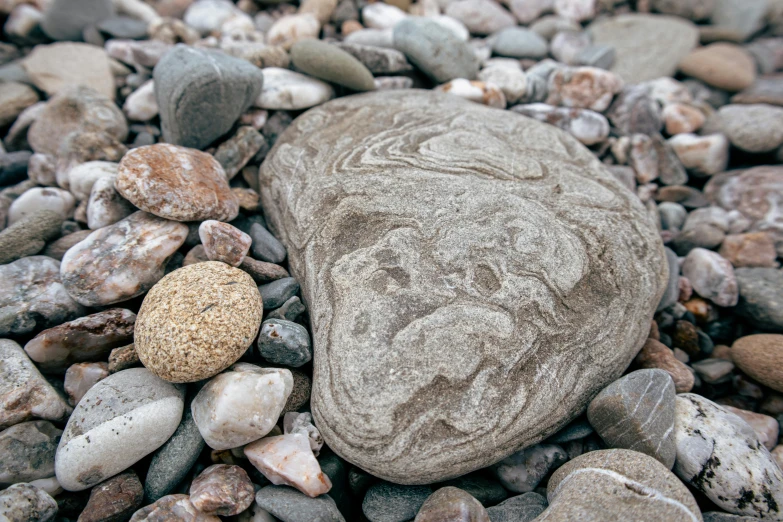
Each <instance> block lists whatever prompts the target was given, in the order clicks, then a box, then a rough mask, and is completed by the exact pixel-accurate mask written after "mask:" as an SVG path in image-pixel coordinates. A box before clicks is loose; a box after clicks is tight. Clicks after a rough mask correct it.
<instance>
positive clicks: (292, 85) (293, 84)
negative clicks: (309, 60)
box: [254, 67, 334, 110]
mask: <svg viewBox="0 0 783 522" xmlns="http://www.w3.org/2000/svg"><path fill="white" fill-rule="evenodd" d="M332 98H334V89H333V88H332V86H331V85H329V84H328V83H326V82H324V81H322V80H318V79H316V78H312V77H310V76H306V75H304V74H302V73H298V72H295V71H289V70H288V69H282V68H280V67H267V68H266V69H264V88H263V89H262V90H261V93H260V94H259V96H258V97H257V99H256V100H255V102H254V104H255V106H256V107H260V108H262V109H278V110H280V109H283V110H300V109H309V108H310V107H314V106H315V105H319V104H321V103H324V102H325V101H327V100H331V99H332Z"/></svg>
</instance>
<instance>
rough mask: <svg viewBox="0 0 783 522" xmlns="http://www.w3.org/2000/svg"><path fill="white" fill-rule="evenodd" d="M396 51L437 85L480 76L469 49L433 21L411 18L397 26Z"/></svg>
mask: <svg viewBox="0 0 783 522" xmlns="http://www.w3.org/2000/svg"><path fill="white" fill-rule="evenodd" d="M394 48H395V49H397V50H398V51H401V52H403V53H404V54H405V56H407V57H408V60H410V62H411V63H413V64H414V65H415V66H416V67H418V68H419V69H420V70H421V71H422V72H423V73H424V74H426V75H427V76H429V77H430V78H432V79H433V80H434V81H435V82H437V83H445V82H447V81H449V80H453V79H454V78H465V79H466V80H473V79H474V78H475V77H476V74H477V73H478V69H479V67H478V65H479V64H478V60H477V59H476V56H475V54H474V53H473V51H472V50H471V48H470V46H469V45H468V44H467V43H466V42H463V41H462V40H460V39H459V38H458V37H457V36H456V35H454V33H453V32H451V31H450V30H448V29H446V28H444V27H443V26H441V25H440V24H438V23H437V22H434V21H432V20H426V19H417V18H415V17H411V18H406V19H405V20H403V21H402V22H400V23H398V24H397V25H395V26H394Z"/></svg>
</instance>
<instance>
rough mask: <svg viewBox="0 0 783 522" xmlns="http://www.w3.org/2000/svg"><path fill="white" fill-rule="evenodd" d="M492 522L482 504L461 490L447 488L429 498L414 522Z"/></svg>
mask: <svg viewBox="0 0 783 522" xmlns="http://www.w3.org/2000/svg"><path fill="white" fill-rule="evenodd" d="M444 521H449V522H490V518H489V515H488V514H487V510H486V509H484V506H482V505H481V502H479V501H478V500H476V499H475V498H473V497H472V496H471V495H470V494H469V493H467V492H466V491H463V490H461V489H458V488H455V487H451V486H447V487H445V488H440V489H439V490H437V491H436V492H435V493H433V494H432V495H430V496H429V498H427V500H426V501H425V502H424V505H422V506H421V509H419V512H418V514H417V515H416V519H415V521H414V522H444Z"/></svg>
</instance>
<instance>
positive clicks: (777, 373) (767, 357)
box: [731, 334, 783, 391]
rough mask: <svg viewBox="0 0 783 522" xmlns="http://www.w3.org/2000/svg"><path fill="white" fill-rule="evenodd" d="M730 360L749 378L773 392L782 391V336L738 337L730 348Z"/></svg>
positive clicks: (757, 335)
mask: <svg viewBox="0 0 783 522" xmlns="http://www.w3.org/2000/svg"><path fill="white" fill-rule="evenodd" d="M731 358H732V359H733V360H734V364H736V365H737V366H739V368H740V370H742V371H743V372H745V373H746V374H748V376H750V377H751V378H753V379H756V380H757V381H758V382H760V383H761V384H763V385H765V386H769V387H770V388H772V389H773V390H777V391H783V335H781V334H756V335H746V336H745V337H740V338H739V339H737V340H736V341H734V344H733V345H732V347H731Z"/></svg>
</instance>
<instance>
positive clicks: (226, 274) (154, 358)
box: [134, 261, 263, 382]
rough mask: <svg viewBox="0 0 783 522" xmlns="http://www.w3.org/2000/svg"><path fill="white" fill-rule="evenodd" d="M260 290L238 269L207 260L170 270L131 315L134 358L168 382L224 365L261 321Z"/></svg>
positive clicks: (212, 371)
mask: <svg viewBox="0 0 783 522" xmlns="http://www.w3.org/2000/svg"><path fill="white" fill-rule="evenodd" d="M262 312H263V309H262V306H261V296H260V294H259V293H258V290H257V289H256V286H255V284H254V283H253V279H252V278H251V277H250V276H249V275H247V274H246V273H245V272H243V271H242V270H239V269H237V268H232V267H230V266H228V265H226V264H224V263H218V262H215V261H208V262H205V263H196V264H194V265H190V266H186V267H183V268H180V269H179V270H175V271H174V272H172V273H170V274H169V275H167V276H166V277H164V278H163V279H161V280H160V281H159V282H158V284H156V285H155V286H154V287H152V289H151V290H150V291H149V292H148V293H147V296H146V297H145V298H144V302H143V303H142V305H141V309H140V310H139V315H138V318H137V320H136V331H135V334H134V344H135V347H136V352H137V353H138V354H139V359H141V362H142V363H144V365H145V366H146V367H147V368H149V369H150V370H151V371H152V372H153V373H155V374H156V375H158V376H159V377H161V378H163V379H166V380H168V381H171V382H195V381H199V380H201V379H206V378H209V377H212V376H213V375H215V374H217V373H219V372H221V371H223V370H225V369H226V368H228V367H229V366H230V365H231V364H232V363H234V362H235V361H236V360H237V359H239V358H240V357H241V356H242V354H243V353H244V352H245V350H246V349H247V347H248V346H250V344H251V343H252V342H253V339H254V338H255V336H256V332H258V327H259V325H260V324H261V315H262Z"/></svg>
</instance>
